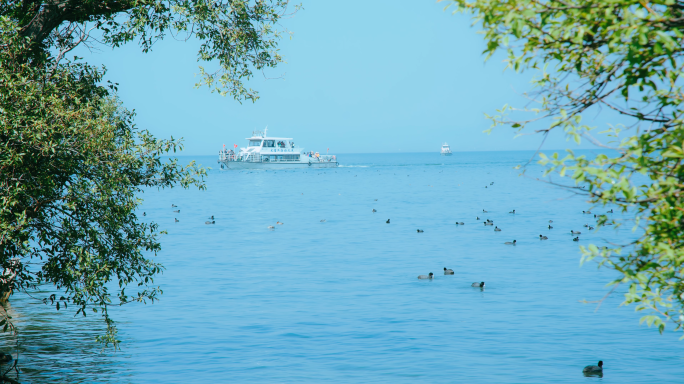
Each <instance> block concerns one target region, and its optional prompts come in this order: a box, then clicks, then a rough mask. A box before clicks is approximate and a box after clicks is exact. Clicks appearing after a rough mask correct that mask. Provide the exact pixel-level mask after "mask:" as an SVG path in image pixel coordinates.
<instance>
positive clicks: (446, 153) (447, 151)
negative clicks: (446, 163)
mask: <svg viewBox="0 0 684 384" xmlns="http://www.w3.org/2000/svg"><path fill="white" fill-rule="evenodd" d="M441 153H442V156H451V148H449V144H447V143H444V144H443V145H442V152H441Z"/></svg>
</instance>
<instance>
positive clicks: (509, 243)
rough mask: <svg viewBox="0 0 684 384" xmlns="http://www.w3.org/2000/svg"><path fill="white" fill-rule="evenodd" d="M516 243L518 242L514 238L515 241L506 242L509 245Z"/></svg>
mask: <svg viewBox="0 0 684 384" xmlns="http://www.w3.org/2000/svg"><path fill="white" fill-rule="evenodd" d="M515 243H516V241H515V240H513V242H510V241H507V242H505V243H504V244H507V245H515Z"/></svg>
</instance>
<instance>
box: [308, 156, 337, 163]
mask: <svg viewBox="0 0 684 384" xmlns="http://www.w3.org/2000/svg"><path fill="white" fill-rule="evenodd" d="M309 162H310V163H314V162H315V163H331V162H337V157H335V155H319V156H311V157H309Z"/></svg>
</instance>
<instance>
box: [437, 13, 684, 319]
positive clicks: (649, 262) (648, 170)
mask: <svg viewBox="0 0 684 384" xmlns="http://www.w3.org/2000/svg"><path fill="white" fill-rule="evenodd" d="M450 6H453V7H454V8H455V10H456V11H457V12H465V13H469V14H472V15H473V20H474V22H475V23H476V24H479V25H481V27H482V29H483V34H484V36H485V40H486V42H487V48H486V49H485V51H484V53H485V54H486V55H487V58H489V57H491V55H492V54H493V53H495V52H497V51H505V52H506V53H507V60H506V62H507V67H508V68H511V69H514V70H516V71H523V70H526V69H533V70H536V71H538V72H539V74H540V75H539V77H537V78H536V79H535V80H534V86H535V91H534V92H533V93H530V94H528V95H529V96H530V98H531V99H532V100H533V101H534V102H535V103H537V107H536V108H523V109H516V108H512V107H510V106H504V107H503V108H502V109H501V110H499V111H498V113H497V114H496V115H494V116H489V118H491V119H492V121H493V127H495V126H497V125H509V126H511V127H512V128H514V129H516V130H523V129H525V128H526V127H529V126H530V125H531V124H533V123H536V122H538V121H540V120H541V121H549V122H548V127H547V128H545V129H541V130H537V131H536V132H537V133H540V134H543V135H547V134H548V133H549V132H550V131H551V130H554V129H555V130H558V129H562V130H563V131H564V132H565V134H566V135H567V136H568V138H571V139H573V140H575V141H576V142H578V143H579V142H580V141H581V139H583V138H584V139H586V140H589V141H591V142H592V143H595V144H597V145H599V146H601V147H604V148H609V149H613V150H614V152H612V151H611V152H609V153H613V154H612V155H599V156H597V157H596V158H593V159H587V158H585V157H584V156H577V155H575V154H574V153H573V152H572V151H568V154H567V155H566V156H564V157H561V156H559V155H558V154H554V155H553V156H551V157H546V156H543V155H542V160H541V163H542V164H544V165H547V166H548V168H547V174H548V173H550V172H558V173H559V174H560V175H561V176H566V177H569V178H571V179H572V180H573V182H574V183H573V184H572V185H566V186H565V187H566V188H569V189H572V190H575V191H576V192H577V193H580V194H585V195H587V196H588V199H589V201H590V202H591V203H593V204H595V205H597V206H606V205H611V206H618V207H619V208H620V209H621V210H622V211H623V212H629V213H630V214H632V213H633V214H634V221H633V224H634V226H635V227H634V228H635V229H638V230H639V231H640V232H639V233H643V235H641V236H640V237H639V238H638V239H637V240H636V241H634V242H633V243H631V244H623V245H615V246H611V247H602V248H599V247H597V246H595V245H590V246H588V247H581V250H582V253H583V257H582V261H583V262H586V261H589V260H593V259H596V260H598V261H599V265H601V266H604V267H608V268H611V269H613V270H615V271H617V272H618V273H619V278H617V279H616V280H615V281H613V282H612V284H613V285H615V286H617V285H619V284H625V285H627V286H628V287H629V289H628V291H627V293H626V294H625V300H624V303H623V304H635V308H636V310H637V311H640V312H642V313H644V317H643V318H642V321H646V322H647V323H648V325H649V326H650V325H655V326H657V327H658V329H659V330H660V332H662V331H663V330H664V329H665V324H666V323H667V322H672V323H673V324H674V326H675V329H682V328H683V327H684V283H683V282H682V277H683V275H684V266H683V263H684V228H683V226H684V200H683V194H684V167H683V166H682V159H684V129H683V128H682V103H683V102H684V96H683V95H684V93H683V92H682V85H681V84H682V81H681V77H682V54H683V52H684V49H683V48H682V43H684V34H683V29H684V2H682V1H675V0H659V1H634V0H611V1H605V0H549V1H537V0H512V1H506V2H502V1H497V0H481V1H467V0H452V1H451V3H450ZM603 107H606V108H608V109H611V110H614V111H616V112H617V113H619V114H621V115H622V116H623V117H624V119H625V121H628V122H629V123H628V124H627V126H611V127H609V128H608V129H606V130H604V131H601V132H600V133H601V134H603V135H605V136H606V137H608V140H609V142H607V143H604V142H602V141H600V140H598V139H597V138H596V137H595V135H592V133H593V132H592V131H595V130H596V129H597V128H596V127H593V126H589V125H587V124H584V123H582V116H583V115H584V114H586V113H587V112H588V111H589V110H590V109H597V108H603ZM525 112H529V113H532V114H534V117H532V118H529V119H525V118H522V119H521V118H517V116H519V115H520V114H522V113H525ZM513 115H515V116H513ZM514 117H515V118H514ZM536 124H538V123H536ZM628 222H629V221H624V222H621V221H617V222H613V220H610V219H609V218H608V217H607V216H605V215H602V216H600V217H599V220H598V224H599V225H608V224H616V225H617V226H619V225H625V224H627V223H628ZM597 228H598V226H597Z"/></svg>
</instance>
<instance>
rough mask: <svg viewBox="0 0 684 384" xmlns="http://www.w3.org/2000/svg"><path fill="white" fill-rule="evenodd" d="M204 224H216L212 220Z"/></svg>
mask: <svg viewBox="0 0 684 384" xmlns="http://www.w3.org/2000/svg"><path fill="white" fill-rule="evenodd" d="M204 224H216V222H215V221H214V220H212V221H205V222H204Z"/></svg>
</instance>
